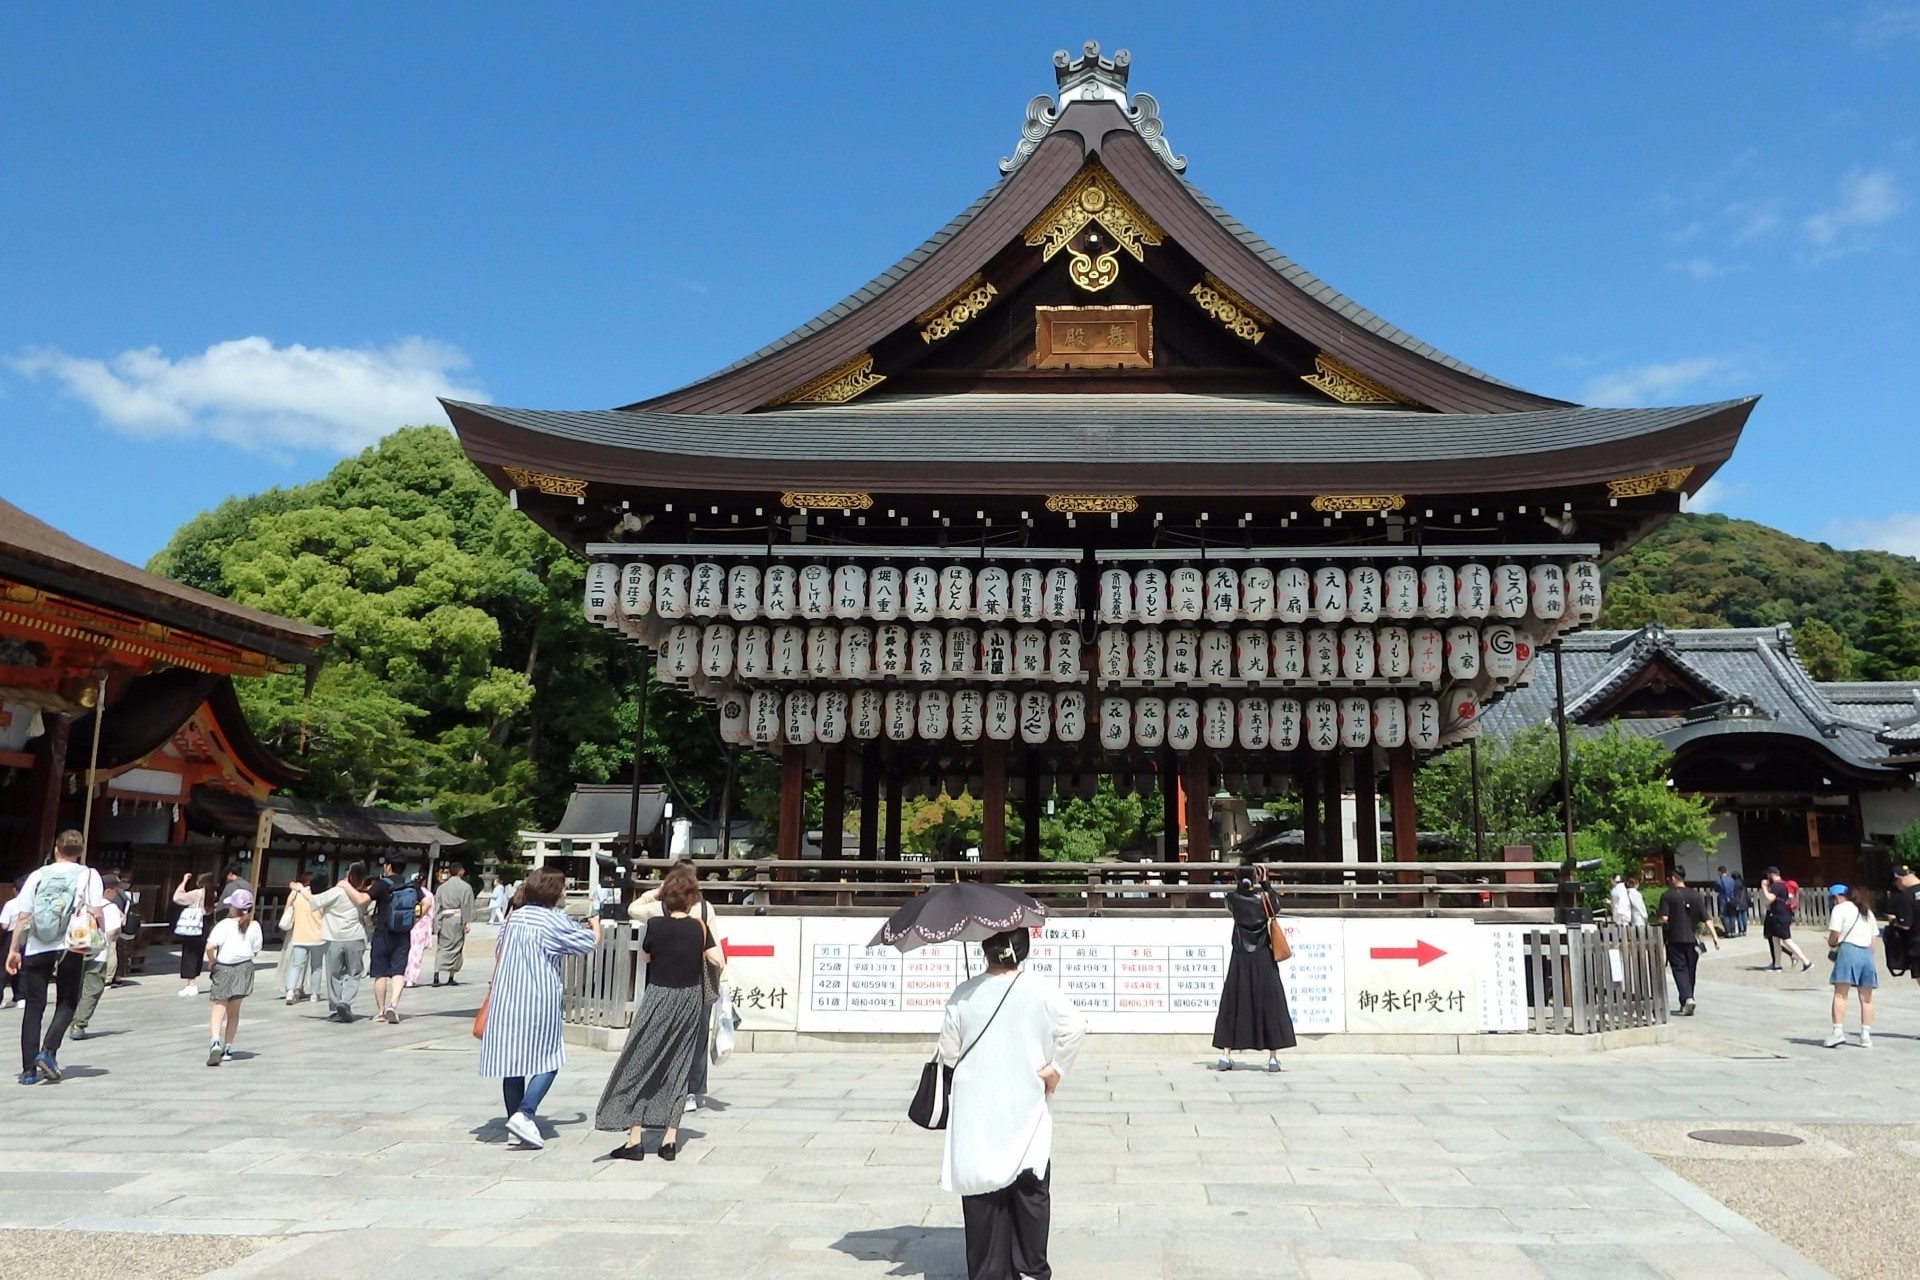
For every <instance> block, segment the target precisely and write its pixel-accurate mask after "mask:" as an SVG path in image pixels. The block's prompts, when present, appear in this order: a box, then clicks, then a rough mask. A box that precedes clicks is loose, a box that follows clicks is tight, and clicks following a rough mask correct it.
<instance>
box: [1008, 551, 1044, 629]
mask: <svg viewBox="0 0 1920 1280" xmlns="http://www.w3.org/2000/svg"><path fill="white" fill-rule="evenodd" d="M1008 580H1009V581H1010V582H1011V583H1012V586H1011V587H1010V588H1009V592H1008V596H1009V599H1008V603H1007V610H1008V612H1009V613H1010V614H1011V615H1012V617H1013V620H1014V621H1015V622H1038V621H1040V620H1041V619H1042V618H1044V617H1046V616H1047V600H1046V595H1047V577H1046V575H1045V574H1043V573H1041V572H1040V571H1039V570H1038V569H1036V568H1034V567H1033V566H1032V565H1024V566H1022V567H1021V568H1018V569H1015V570H1014V571H1013V572H1012V573H1011V574H1009V575H1008Z"/></svg>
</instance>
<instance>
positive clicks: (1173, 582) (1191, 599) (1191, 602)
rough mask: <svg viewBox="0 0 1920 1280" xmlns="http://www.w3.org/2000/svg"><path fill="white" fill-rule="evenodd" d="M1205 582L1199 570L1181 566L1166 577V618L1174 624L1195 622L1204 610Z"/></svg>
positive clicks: (1188, 565) (1190, 566)
mask: <svg viewBox="0 0 1920 1280" xmlns="http://www.w3.org/2000/svg"><path fill="white" fill-rule="evenodd" d="M1206 594H1207V580H1206V577H1205V575H1203V574H1202V573H1201V572H1200V570H1198V569H1196V568H1194V567H1193V566H1192V565H1190V564H1183V565H1181V566H1180V567H1179V568H1177V569H1175V570H1174V571H1173V572H1172V573H1169V574H1168V575H1167V616H1168V617H1169V618H1171V619H1173V620H1174V621H1175V622H1197V621H1199V619H1200V615H1201V613H1202V612H1203V611H1204V609H1205V608H1206Z"/></svg>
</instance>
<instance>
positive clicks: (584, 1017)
mask: <svg viewBox="0 0 1920 1280" xmlns="http://www.w3.org/2000/svg"><path fill="white" fill-rule="evenodd" d="M560 980H561V984H562V994H561V997H560V1010H561V1013H560V1016H561V1018H562V1019H563V1020H564V1021H567V1022H572V1023H578V1024H579V1025H581V1026H588V1027H620V1028H624V1027H625V1026H626V1025H627V1024H628V1023H629V1022H631V1021H632V1020H633V1004H634V996H635V995H636V994H638V992H639V989H640V931H639V929H637V928H635V927H634V926H633V925H630V924H611V923H609V924H603V925H602V926H601V928H600V945H599V946H598V947H596V948H595V949H594V950H592V951H590V952H588V953H587V954H586V955H584V956H568V957H567V958H566V959H565V960H562V961H561V962H560Z"/></svg>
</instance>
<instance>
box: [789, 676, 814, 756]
mask: <svg viewBox="0 0 1920 1280" xmlns="http://www.w3.org/2000/svg"><path fill="white" fill-rule="evenodd" d="M813 729H814V723H813V695H812V694H811V693H809V692H808V691H807V690H805V689H795V690H793V691H792V692H791V693H789V694H787V704H786V719H785V721H784V723H783V732H784V733H785V735H786V739H787V743H788V745H790V746H795V747H804V746H807V745H809V744H810V743H812V742H813Z"/></svg>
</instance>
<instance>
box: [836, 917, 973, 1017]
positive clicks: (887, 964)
mask: <svg viewBox="0 0 1920 1280" xmlns="http://www.w3.org/2000/svg"><path fill="white" fill-rule="evenodd" d="M879 928H880V921H879V919H878V918H871V919H864V920H863V919H847V918H844V917H833V918H826V919H815V918H807V919H804V920H802V921H801V922H800V951H801V969H800V1028H801V1030H803V1031H906V1032H917V1033H926V1034H929V1035H931V1034H933V1033H936V1032H938V1031H939V1030H940V1018H941V1013H942V1011H943V1010H944V1009H945V1008H946V1004H947V997H948V995H950V994H952V992H953V989H954V988H955V987H957V986H959V985H960V983H961V982H962V981H963V980H964V979H965V976H966V972H967V966H968V965H970V966H971V971H972V972H974V973H980V972H982V971H983V970H984V969H985V967H986V965H985V962H984V961H983V960H982V959H981V957H980V948H979V947H978V946H969V947H968V948H967V951H968V953H969V954H968V955H967V957H966V958H965V959H964V960H963V958H962V955H961V948H960V946H959V945H958V944H957V943H951V942H949V943H944V944H942V945H940V946H937V947H921V948H919V949H918V950H916V951H909V952H907V953H906V954H904V955H903V954H901V953H900V952H899V951H896V950H894V949H893V948H892V947H888V946H879V947H869V946H868V945H867V942H868V940H869V939H871V938H872V937H873V935H874V934H875V933H876V932H878V931H879Z"/></svg>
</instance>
